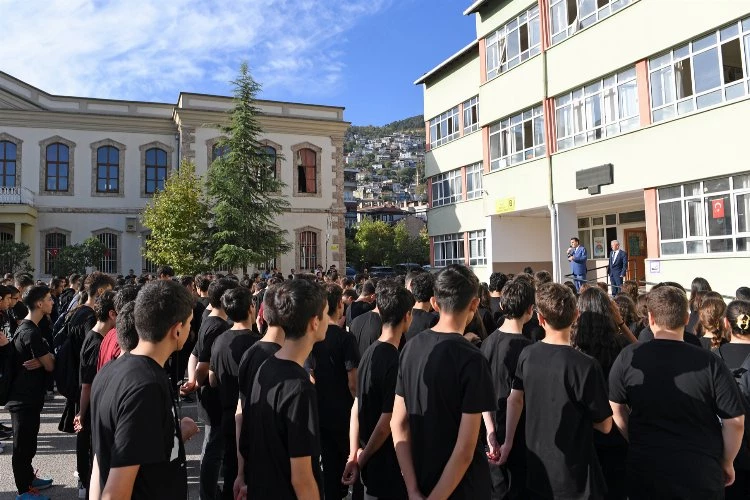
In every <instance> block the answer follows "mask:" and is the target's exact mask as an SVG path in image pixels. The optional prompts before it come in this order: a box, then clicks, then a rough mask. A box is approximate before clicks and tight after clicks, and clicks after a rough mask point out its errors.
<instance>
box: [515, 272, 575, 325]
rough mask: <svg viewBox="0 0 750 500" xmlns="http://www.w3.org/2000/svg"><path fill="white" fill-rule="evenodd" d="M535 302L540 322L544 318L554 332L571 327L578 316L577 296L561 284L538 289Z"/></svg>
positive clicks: (552, 284)
mask: <svg viewBox="0 0 750 500" xmlns="http://www.w3.org/2000/svg"><path fill="white" fill-rule="evenodd" d="M503 293H504V292H503ZM535 302H536V309H537V312H538V315H539V316H540V317H541V318H540V320H539V322H540V323H541V322H542V318H543V320H544V322H545V323H546V324H548V325H549V326H550V327H552V328H553V329H554V330H563V329H565V328H568V327H570V326H571V325H572V324H573V321H575V319H576V316H577V314H578V309H577V307H576V296H575V294H574V293H573V292H572V291H570V288H568V287H567V286H565V285H561V284H559V283H545V284H544V285H541V286H540V287H539V288H537V290H536V296H535Z"/></svg>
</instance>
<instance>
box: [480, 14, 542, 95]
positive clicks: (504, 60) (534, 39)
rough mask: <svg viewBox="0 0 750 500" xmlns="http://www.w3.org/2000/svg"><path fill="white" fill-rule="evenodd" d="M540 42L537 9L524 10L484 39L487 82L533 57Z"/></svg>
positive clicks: (537, 50) (538, 48)
mask: <svg viewBox="0 0 750 500" xmlns="http://www.w3.org/2000/svg"><path fill="white" fill-rule="evenodd" d="M540 40H541V37H540V31H539V7H538V6H534V7H532V8H531V9H529V10H527V11H526V12H524V13H523V14H521V15H520V16H518V17H517V18H515V19H513V20H511V21H510V22H509V23H508V24H506V25H505V26H502V27H501V28H500V29H499V30H497V31H496V32H494V33H492V34H491V35H490V36H488V37H487V38H485V41H484V43H485V47H486V49H487V50H486V52H487V55H486V58H487V80H491V79H492V78H495V77H496V76H497V75H499V74H501V73H504V72H506V71H508V70H509V69H511V68H513V67H515V66H518V65H519V64H521V63H522V62H523V61H525V60H527V59H530V58H531V57H534V56H535V55H537V54H538V53H539V50H540Z"/></svg>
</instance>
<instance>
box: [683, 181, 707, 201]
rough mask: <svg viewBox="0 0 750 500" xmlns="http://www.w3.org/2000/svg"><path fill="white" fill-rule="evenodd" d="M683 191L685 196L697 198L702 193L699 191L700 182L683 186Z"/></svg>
mask: <svg viewBox="0 0 750 500" xmlns="http://www.w3.org/2000/svg"><path fill="white" fill-rule="evenodd" d="M683 189H684V190H685V196H686V197H687V196H699V195H700V194H701V193H702V192H703V191H702V190H701V183H700V182H691V183H690V184H685V185H684V186H683Z"/></svg>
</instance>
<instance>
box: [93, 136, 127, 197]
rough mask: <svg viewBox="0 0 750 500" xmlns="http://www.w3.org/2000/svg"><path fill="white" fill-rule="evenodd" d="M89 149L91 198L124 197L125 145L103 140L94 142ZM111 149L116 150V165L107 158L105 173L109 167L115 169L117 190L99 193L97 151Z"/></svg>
mask: <svg viewBox="0 0 750 500" xmlns="http://www.w3.org/2000/svg"><path fill="white" fill-rule="evenodd" d="M90 147H91V196H94V197H123V196H124V195H125V186H124V182H125V149H126V146H125V144H122V143H119V142H117V141H114V140H112V139H104V140H102V141H97V142H94V143H92V144H91V145H90ZM105 147H111V148H114V149H116V150H117V163H116V164H114V163H110V162H109V157H107V167H106V168H107V173H109V168H110V167H116V168H117V177H116V180H117V189H116V190H109V191H99V166H100V163H99V150H100V149H101V148H105Z"/></svg>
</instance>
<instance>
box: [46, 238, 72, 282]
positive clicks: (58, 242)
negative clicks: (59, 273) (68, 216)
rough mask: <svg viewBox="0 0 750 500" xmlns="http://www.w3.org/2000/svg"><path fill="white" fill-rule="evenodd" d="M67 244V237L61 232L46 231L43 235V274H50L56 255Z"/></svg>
mask: <svg viewBox="0 0 750 500" xmlns="http://www.w3.org/2000/svg"><path fill="white" fill-rule="evenodd" d="M66 246H68V237H67V236H66V235H65V234H63V233H47V234H46V235H45V236H44V274H52V268H53V267H54V264H55V260H56V259H57V255H58V254H59V253H60V250H62V249H63V248H65V247H66Z"/></svg>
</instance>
